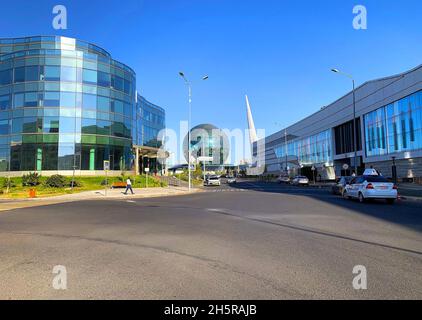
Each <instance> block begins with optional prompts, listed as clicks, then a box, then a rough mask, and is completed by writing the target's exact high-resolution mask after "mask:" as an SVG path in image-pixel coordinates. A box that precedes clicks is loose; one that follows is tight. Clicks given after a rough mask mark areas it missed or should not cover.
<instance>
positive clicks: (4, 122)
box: [0, 120, 9, 134]
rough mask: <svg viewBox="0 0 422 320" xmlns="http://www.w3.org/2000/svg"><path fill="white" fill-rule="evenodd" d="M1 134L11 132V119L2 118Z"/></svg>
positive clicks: (0, 121)
mask: <svg viewBox="0 0 422 320" xmlns="http://www.w3.org/2000/svg"><path fill="white" fill-rule="evenodd" d="M0 134H9V120H0Z"/></svg>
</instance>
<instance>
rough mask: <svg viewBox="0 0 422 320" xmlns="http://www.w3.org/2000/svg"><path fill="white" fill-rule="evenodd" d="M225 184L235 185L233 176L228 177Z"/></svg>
mask: <svg viewBox="0 0 422 320" xmlns="http://www.w3.org/2000/svg"><path fill="white" fill-rule="evenodd" d="M227 183H228V184H230V183H236V178H235V177H233V176H228V177H227Z"/></svg>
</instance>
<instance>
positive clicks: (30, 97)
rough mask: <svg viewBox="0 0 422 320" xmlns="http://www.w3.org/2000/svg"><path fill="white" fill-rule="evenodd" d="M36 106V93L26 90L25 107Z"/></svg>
mask: <svg viewBox="0 0 422 320" xmlns="http://www.w3.org/2000/svg"><path fill="white" fill-rule="evenodd" d="M37 106H38V93H37V92H27V93H25V107H37Z"/></svg>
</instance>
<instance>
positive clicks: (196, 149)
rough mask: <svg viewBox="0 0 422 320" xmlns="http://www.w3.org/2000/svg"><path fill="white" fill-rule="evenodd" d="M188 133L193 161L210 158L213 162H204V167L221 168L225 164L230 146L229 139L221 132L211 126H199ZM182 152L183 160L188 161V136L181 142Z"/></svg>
mask: <svg viewBox="0 0 422 320" xmlns="http://www.w3.org/2000/svg"><path fill="white" fill-rule="evenodd" d="M190 133H191V134H190V135H191V137H190V147H191V155H192V157H193V158H194V159H199V157H210V158H211V157H212V159H213V161H206V163H205V164H206V165H208V166H216V167H221V166H223V165H224V164H226V160H227V158H228V156H229V152H230V145H229V139H228V137H227V135H226V134H225V133H224V131H223V130H221V129H219V128H217V127H216V126H214V125H212V124H200V125H197V126H195V127H193V128H192V129H191V131H190ZM183 150H184V156H185V159H186V161H188V159H189V157H188V154H189V148H188V135H186V137H185V139H184V141H183ZM198 162H200V161H198Z"/></svg>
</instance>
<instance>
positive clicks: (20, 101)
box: [13, 93, 25, 108]
mask: <svg viewBox="0 0 422 320" xmlns="http://www.w3.org/2000/svg"><path fill="white" fill-rule="evenodd" d="M24 105H25V94H23V93H16V94H15V95H14V96H13V106H14V107H15V108H20V107H23V106H24Z"/></svg>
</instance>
